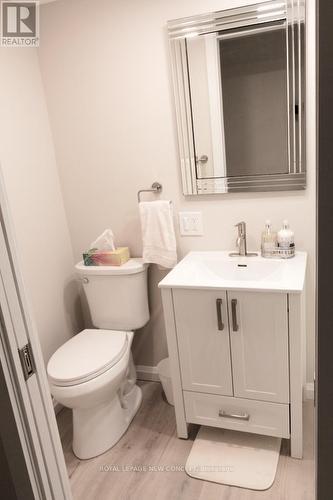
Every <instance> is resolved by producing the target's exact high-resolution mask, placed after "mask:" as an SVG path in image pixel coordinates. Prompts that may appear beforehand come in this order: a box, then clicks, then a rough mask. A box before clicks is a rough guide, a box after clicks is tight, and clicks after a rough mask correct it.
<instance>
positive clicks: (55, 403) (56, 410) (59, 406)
mask: <svg viewBox="0 0 333 500" xmlns="http://www.w3.org/2000/svg"><path fill="white" fill-rule="evenodd" d="M52 403H53V408H54V413H55V414H56V415H58V413H59V412H60V411H61V410H62V409H63V406H62V404H60V403H58V401H56V400H55V399H54V397H53V396H52Z"/></svg>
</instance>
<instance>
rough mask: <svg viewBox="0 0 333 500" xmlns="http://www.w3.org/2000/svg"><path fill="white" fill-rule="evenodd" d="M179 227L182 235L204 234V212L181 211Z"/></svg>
mask: <svg viewBox="0 0 333 500" xmlns="http://www.w3.org/2000/svg"><path fill="white" fill-rule="evenodd" d="M179 229H180V234H181V236H202V235H203V222H202V212H179Z"/></svg>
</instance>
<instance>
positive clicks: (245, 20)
mask: <svg viewBox="0 0 333 500" xmlns="http://www.w3.org/2000/svg"><path fill="white" fill-rule="evenodd" d="M274 21H285V24H286V42H287V78H288V84H287V87H288V89H287V102H288V113H287V114H288V165H289V172H288V173H283V174H273V175H272V174H270V175H253V176H251V175H247V176H239V177H220V178H210V179H198V178H197V175H196V160H195V144H194V132H193V123H192V110H191V95H190V88H189V83H188V82H189V73H188V62H187V49H186V43H187V42H186V40H187V38H191V37H193V36H198V35H205V34H209V33H215V32H223V31H224V30H230V29H235V28H244V27H246V26H251V25H257V24H262V23H268V22H274ZM168 34H169V41H170V49H171V64H172V77H173V87H174V97H175V108H176V120H177V133H178V143H179V156H180V167H181V176H182V185H183V194H184V195H199V194H213V193H230V192H244V191H245V192H251V191H254V192H255V191H290V190H300V189H305V188H306V160H305V54H304V50H305V41H304V40H305V0H285V1H283V0H271V1H268V2H258V3H256V4H253V5H247V6H244V7H238V8H232V9H228V10H222V11H218V12H213V13H209V14H203V15H198V16H192V17H187V18H182V19H177V20H173V21H169V22H168ZM296 110H297V111H296Z"/></svg>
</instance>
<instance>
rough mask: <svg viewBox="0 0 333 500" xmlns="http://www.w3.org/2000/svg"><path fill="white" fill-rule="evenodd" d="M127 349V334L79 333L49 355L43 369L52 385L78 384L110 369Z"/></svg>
mask: <svg viewBox="0 0 333 500" xmlns="http://www.w3.org/2000/svg"><path fill="white" fill-rule="evenodd" d="M127 346H128V336H127V332H122V331H115V330H83V331H82V332H80V333H78V334H77V335H75V336H74V337H72V338H71V339H70V340H68V341H67V342H66V343H65V344H63V345H62V346H61V347H59V349H58V350H57V351H56V352H55V353H54V354H53V356H52V357H51V359H50V360H49V362H48V365H47V373H48V377H49V380H50V382H51V383H52V384H54V385H57V386H72V385H77V384H82V383H83V382H87V381H88V380H91V379H93V378H95V377H98V376H99V375H101V374H102V373H104V372H105V371H107V370H109V369H110V368H111V367H112V366H114V365H115V364H116V363H117V362H118V361H119V360H120V359H121V358H122V357H123V355H124V353H125V352H126V349H127Z"/></svg>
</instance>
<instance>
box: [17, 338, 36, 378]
mask: <svg viewBox="0 0 333 500" xmlns="http://www.w3.org/2000/svg"><path fill="white" fill-rule="evenodd" d="M18 351H19V355H20V360H21V365H22V370H23V374H24V378H25V380H28V378H29V377H31V375H33V374H34V373H36V366H35V360H34V355H33V353H32V349H31V345H30V343H29V344H26V345H25V346H23V347H22V348H21V349H19V350H18Z"/></svg>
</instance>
